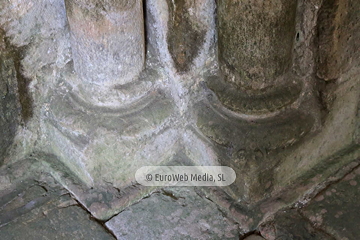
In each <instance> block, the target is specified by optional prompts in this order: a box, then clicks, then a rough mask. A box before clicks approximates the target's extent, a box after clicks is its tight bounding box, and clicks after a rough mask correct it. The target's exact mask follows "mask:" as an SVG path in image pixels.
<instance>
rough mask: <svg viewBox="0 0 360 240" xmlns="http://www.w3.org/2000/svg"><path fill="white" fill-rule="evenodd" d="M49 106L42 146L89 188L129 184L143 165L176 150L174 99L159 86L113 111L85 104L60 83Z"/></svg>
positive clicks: (46, 110)
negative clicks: (46, 147) (174, 147)
mask: <svg viewBox="0 0 360 240" xmlns="http://www.w3.org/2000/svg"><path fill="white" fill-rule="evenodd" d="M49 105H50V109H44V110H45V111H44V116H45V117H46V119H47V121H46V122H45V125H44V127H45V128H46V129H47V133H46V134H47V139H48V141H46V142H45V143H44V144H46V145H47V146H48V147H49V150H48V151H49V152H51V153H53V154H55V155H57V156H59V157H60V160H61V161H63V162H64V163H65V165H67V166H68V167H69V169H71V170H72V171H73V172H74V173H75V175H77V176H78V177H79V178H80V179H81V180H82V181H83V182H84V183H86V185H87V186H94V185H103V184H104V182H107V183H113V184H114V186H116V187H125V186H129V185H131V184H132V182H133V181H134V176H135V172H136V170H137V169H138V168H140V167H142V166H143V165H144V163H146V164H149V165H156V164H159V163H160V162H162V161H164V160H165V159H166V158H168V157H169V156H171V155H172V154H173V152H172V151H171V150H172V148H173V146H174V145H175V144H176V140H177V133H176V132H175V131H174V130H172V129H170V123H171V120H170V119H171V118H172V108H173V103H172V101H171V99H168V98H167V97H166V96H165V95H164V94H163V93H161V92H159V91H156V89H154V90H153V91H151V92H149V93H148V95H146V96H144V97H142V98H140V99H139V100H137V101H136V102H134V103H131V104H128V105H125V106H122V107H118V108H115V109H114V108H108V107H99V106H94V105H92V104H89V103H87V102H85V101H84V100H82V99H81V98H80V97H78V96H77V95H76V94H74V93H73V92H72V89H71V86H68V85H67V84H66V82H63V81H60V82H59V85H58V87H57V89H56V94H54V95H53V96H52V97H51V99H50V103H49ZM94 126H96V128H94ZM155 149H156V150H155Z"/></svg>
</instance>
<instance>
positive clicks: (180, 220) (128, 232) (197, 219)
mask: <svg viewBox="0 0 360 240" xmlns="http://www.w3.org/2000/svg"><path fill="white" fill-rule="evenodd" d="M106 226H107V227H108V228H109V229H110V230H111V231H113V232H114V234H115V236H116V237H117V238H118V239H124V240H125V239H129V240H130V239H164V240H165V239H239V233H238V230H237V229H238V226H237V224H235V223H234V222H232V221H230V220H229V219H227V218H226V217H224V216H223V214H222V213H221V212H220V211H219V210H218V209H217V208H216V205H215V204H214V203H212V202H210V201H209V200H207V199H204V198H202V197H200V196H199V195H198V194H197V193H196V192H195V191H194V189H193V188H181V187H178V188H166V189H164V190H162V191H161V192H156V193H153V194H152V195H151V196H150V197H148V198H145V199H143V200H142V201H141V202H139V203H137V204H135V205H133V206H131V207H129V208H128V209H125V210H124V211H123V212H121V213H120V214H119V215H117V216H115V217H114V218H112V219H111V220H110V221H108V222H107V223H106Z"/></svg>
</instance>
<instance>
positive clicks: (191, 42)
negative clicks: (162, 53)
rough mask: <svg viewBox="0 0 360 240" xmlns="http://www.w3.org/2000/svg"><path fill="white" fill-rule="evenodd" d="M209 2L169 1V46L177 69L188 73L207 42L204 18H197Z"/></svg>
mask: <svg viewBox="0 0 360 240" xmlns="http://www.w3.org/2000/svg"><path fill="white" fill-rule="evenodd" d="M206 2H207V1H201V2H194V1H188V0H176V1H171V0H167V4H168V7H169V22H168V28H169V29H168V44H169V45H168V46H169V52H170V53H171V56H172V58H173V61H174V64H175V67H176V69H177V70H178V71H179V72H185V71H188V70H189V68H190V66H191V64H192V62H193V60H194V58H195V57H196V56H197V55H198V53H199V50H200V47H202V45H203V43H204V40H205V33H206V31H205V29H204V26H203V25H204V24H203V23H202V21H201V20H202V17H201V16H199V17H200V18H198V19H197V18H196V17H197V16H196V12H199V11H200V9H201V8H202V7H203V6H206V5H207V3H206Z"/></svg>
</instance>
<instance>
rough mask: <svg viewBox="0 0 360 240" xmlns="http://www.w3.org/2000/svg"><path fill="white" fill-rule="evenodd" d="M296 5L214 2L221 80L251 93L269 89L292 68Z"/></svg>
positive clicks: (274, 1) (252, 0)
mask: <svg viewBox="0 0 360 240" xmlns="http://www.w3.org/2000/svg"><path fill="white" fill-rule="evenodd" d="M296 6H297V1H294V0H292V1H288V0H271V1H262V0H234V1H218V21H219V58H220V67H221V70H222V71H223V73H224V74H225V81H227V82H231V83H233V84H235V85H236V86H237V87H240V88H242V89H248V90H255V91H256V90H262V89H266V88H269V87H273V85H274V82H275V81H276V79H277V78H279V77H280V76H281V75H283V74H284V73H286V72H287V71H288V70H289V69H290V67H291V65H292V49H293V42H294V37H295V17H296ZM289 81H292V80H291V79H289Z"/></svg>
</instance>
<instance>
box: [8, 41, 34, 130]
mask: <svg viewBox="0 0 360 240" xmlns="http://www.w3.org/2000/svg"><path fill="white" fill-rule="evenodd" d="M5 43H6V48H7V49H9V50H10V53H11V55H12V58H13V60H14V66H15V71H16V79H17V85H18V94H19V100H20V105H21V117H22V120H23V122H24V123H27V122H28V121H29V119H31V118H32V117H33V109H34V101H33V99H32V96H31V94H30V91H29V84H30V82H31V79H28V78H26V77H25V76H24V75H23V68H22V65H21V61H22V60H23V59H24V57H25V53H26V50H27V48H28V45H25V46H22V47H18V48H17V47H15V46H13V45H12V44H11V43H10V39H9V38H7V37H5Z"/></svg>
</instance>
